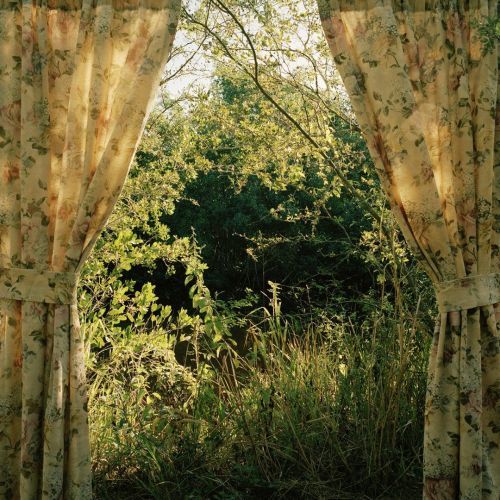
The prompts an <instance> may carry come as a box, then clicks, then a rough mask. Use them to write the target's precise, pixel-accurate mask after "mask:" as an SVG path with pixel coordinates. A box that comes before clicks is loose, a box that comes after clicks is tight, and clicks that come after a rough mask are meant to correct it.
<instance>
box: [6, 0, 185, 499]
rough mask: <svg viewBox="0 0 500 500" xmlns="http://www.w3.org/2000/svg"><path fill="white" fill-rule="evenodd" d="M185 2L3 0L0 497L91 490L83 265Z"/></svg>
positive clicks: (82, 494) (79, 495)
mask: <svg viewBox="0 0 500 500" xmlns="http://www.w3.org/2000/svg"><path fill="white" fill-rule="evenodd" d="M179 10H180V0H30V1H26V0H22V1H21V0H0V498H5V499H16V498H21V499H26V500H28V499H29V500H32V499H35V498H47V499H56V498H58V499H59V498H67V499H78V500H82V499H86V498H91V496H92V490H91V486H92V485H91V474H90V454H89V442H88V425H87V410H86V386H85V370H84V360H83V339H82V337H81V335H80V329H79V323H78V312H77V306H76V285H77V281H78V273H79V271H80V269H81V267H82V265H83V263H84V261H85V258H86V257H87V256H88V254H89V252H90V250H91V249H92V246H93V245H94V243H95V241H96V239H97V237H98V235H99V233H100V231H101V229H102V228H103V226H104V224H105V222H106V219H107V218H108V216H109V214H110V212H111V210H112V208H113V206H114V204H115V202H116V199H117V197H118V195H119V193H120V190H121V188H122V185H123V183H124V181H125V178H126V175H127V172H128V169H129V166H130V163H131V161H132V158H133V155H134V152H135V149H136V146H137V143H138V140H139V138H140V135H141V133H142V130H143V127H144V125H145V120H146V117H147V114H148V109H149V108H150V106H151V104H152V101H153V99H154V92H155V90H156V88H157V85H158V82H159V78H160V76H161V72H162V69H163V67H164V64H165V63H166V59H167V56H168V54H169V51H170V49H171V46H172V41H173V38H174V34H175V30H176V26H177V21H178V14H179Z"/></svg>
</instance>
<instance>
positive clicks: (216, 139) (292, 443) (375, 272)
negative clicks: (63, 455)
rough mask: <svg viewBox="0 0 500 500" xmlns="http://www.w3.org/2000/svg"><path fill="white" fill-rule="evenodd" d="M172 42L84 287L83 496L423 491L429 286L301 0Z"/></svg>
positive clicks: (189, 9)
mask: <svg viewBox="0 0 500 500" xmlns="http://www.w3.org/2000/svg"><path fill="white" fill-rule="evenodd" d="M178 39H180V41H181V43H179V44H178V45H177V47H176V48H175V49H174V55H173V59H172V61H171V64H170V65H169V68H173V69H171V73H170V74H167V75H166V76H165V81H164V84H165V86H164V88H163V91H162V94H161V95H160V99H159V101H158V106H157V107H156V109H155V111H154V113H153V114H152V116H151V118H150V120H149V123H148V125H147V128H146V132H145V135H144V138H143V140H142V143H141V145H140V147H139V150H138V152H137V155H136V160H135V163H134V165H133V167H132V169H131V172H130V176H129V179H128V181H127V183H126V186H125V188H124V191H123V194H122V197H121V198H120V201H119V202H118V204H117V206H116V209H115V211H114V213H113V216H112V218H111V219H110V221H109V224H108V226H107V228H106V230H105V232H104V233H103V235H102V237H101V239H100V240H99V241H98V243H97V246H96V249H95V251H94V253H93V254H92V256H91V258H90V259H89V260H88V262H87V265H86V267H85V269H84V272H83V276H82V280H81V283H80V285H81V287H80V309H81V319H82V328H83V331H84V332H85V334H86V337H87V340H88V342H87V346H88V350H87V366H88V371H89V382H90V385H91V390H90V401H89V406H90V417H91V430H92V442H93V464H94V472H95V492H96V496H97V497H98V498H120V499H126V498H134V499H135V498H161V499H164V498H175V499H177V498H219V499H222V498H266V497H288V498H377V497H382V496H384V497H385V498H387V497H389V496H391V495H393V496H395V497H401V496H402V495H405V496H408V497H409V498H413V497H414V498H417V497H420V475H421V474H420V468H421V449H420V443H421V441H422V427H423V422H422V421H423V414H422V408H423V399H424V393H425V364H426V356H427V349H428V343H429V342H428V341H429V339H430V335H429V333H430V332H431V331H432V316H433V314H434V309H435V306H434V299H433V293H432V287H431V286H430V284H429V281H428V279H427V278H426V276H425V275H424V273H423V272H422V271H421V270H419V269H418V268H417V267H416V265H415V262H414V259H413V258H412V256H411V255H410V254H409V253H408V251H407V249H406V247H405V245H404V244H403V242H402V238H401V235H400V233H399V231H398V230H397V228H396V225H395V223H394V220H393V219H392V216H391V215H390V212H389V211H388V208H387V206H386V202H385V198H384V197H383V196H382V195H381V191H380V188H379V184H378V180H377V179H376V178H375V176H374V173H373V168H372V165H371V162H370V159H369V156H368V154H367V151H366V146H365V144H364V142H363V140H362V138H361V136H360V134H359V130H358V128H357V125H356V123H355V121H354V119H353V117H352V114H351V112H350V108H349V104H348V102H347V101H346V98H345V94H344V92H343V90H342V87H341V86H340V85H339V83H338V78H337V77H336V73H335V70H334V68H333V66H332V64H331V62H330V56H329V54H328V51H327V48H326V45H325V43H324V39H323V35H322V33H321V32H320V27H319V19H318V16H317V13H316V4H315V2H314V1H312V0H304V1H302V2H297V3H294V4H293V5H290V4H289V2H285V1H284V0H278V1H273V2H269V1H267V0H255V1H254V0H252V1H245V2H241V1H239V0H228V1H227V2H223V1H219V0H211V1H209V0H201V1H197V2H187V3H186V11H185V15H184V25H183V30H182V32H181V34H180V35H179V37H178ZM179 61H180V62H179ZM183 78H184V79H187V83H186V81H185V80H182V79H183ZM179 79H180V80H181V81H183V82H184V83H182V82H181V83H182V85H180V86H179V87H176V82H177V83H178V81H179ZM367 207H368V208H367Z"/></svg>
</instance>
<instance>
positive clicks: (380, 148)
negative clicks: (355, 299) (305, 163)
mask: <svg viewBox="0 0 500 500" xmlns="http://www.w3.org/2000/svg"><path fill="white" fill-rule="evenodd" d="M318 3H319V8H320V15H321V19H322V23H323V27H324V30H325V34H326V37H327V39H328V43H329V45H330V48H331V51H332V53H333V56H334V58H335V62H336V66H337V69H338V71H339V73H340V75H341V77H342V79H343V81H344V84H345V86H346V88H347V92H348V94H349V96H350V98H351V101H352V105H353V108H354V112H355V114H356V116H357V119H358V121H359V124H360V126H361V129H362V131H363V134H364V136H365V138H366V141H367V143H368V147H369V149H370V153H371V155H372V157H373V160H374V162H375V165H376V169H377V171H378V173H379V175H380V179H381V181H382V184H383V187H384V189H385V191H386V193H387V196H388V198H389V200H390V202H391V205H392V208H393V211H394V214H395V216H396V217H397V220H398V221H399V224H400V226H401V228H402V231H403V233H404V236H405V237H406V239H407V241H408V243H409V245H410V246H411V248H412V249H413V251H414V252H415V254H416V255H417V256H418V257H419V259H420V261H421V262H422V264H423V265H424V266H425V268H426V270H427V272H428V273H429V275H430V277H431V278H432V281H433V282H434V285H435V288H436V293H437V300H438V305H439V311H440V318H439V324H438V326H437V328H436V332H435V335H434V341H433V347H432V352H431V356H430V363H429V381H428V394H427V402H426V409H425V445H424V448H425V451H424V497H425V498H429V499H436V500H447V499H455V498H463V499H480V498H487V499H491V500H498V499H499V498H500V346H499V342H500V337H499V335H500V332H499V325H498V322H497V321H498V316H499V313H500V307H499V304H498V302H499V301H500V286H499V285H500V274H499V272H500V269H499V259H500V252H499V250H500V248H499V242H500V226H499V224H500V210H499V208H500V207H499V197H500V179H499V176H500V171H499V160H500V150H499V140H500V138H499V128H498V127H499V123H500V120H499V108H498V54H497V50H498V47H497V45H498V44H497V41H494V42H493V46H488V44H484V43H483V41H484V39H482V38H481V36H480V33H479V32H478V29H477V26H478V24H479V23H483V22H484V21H485V20H486V18H487V17H496V16H497V7H498V5H497V4H498V2H497V0H469V1H465V0H319V1H318ZM495 117H496V129H495ZM495 309H496V312H497V319H495Z"/></svg>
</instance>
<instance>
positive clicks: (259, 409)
mask: <svg viewBox="0 0 500 500" xmlns="http://www.w3.org/2000/svg"><path fill="white" fill-rule="evenodd" d="M273 301H274V305H273V307H271V308H270V310H269V311H267V310H261V311H260V321H256V315H255V314H254V315H253V316H252V318H248V321H247V324H248V328H247V329H248V342H249V345H248V349H247V351H246V352H239V353H237V352H235V351H233V350H229V351H228V352H226V353H225V354H224V356H222V357H221V356H219V357H218V358H217V357H214V358H213V359H214V362H213V363H211V362H207V361H205V362H203V361H202V362H198V363H194V364H192V365H190V366H182V365H180V364H179V363H178V362H177V360H176V359H175V356H174V348H175V346H174V342H175V341H174V338H175V335H173V333H175V332H168V331H164V330H159V329H156V330H155V329H152V330H149V331H145V330H142V331H137V332H135V333H134V334H132V335H130V334H129V335H124V336H122V337H118V338H116V336H115V338H114V339H113V340H112V341H110V343H109V344H108V345H106V347H105V348H104V349H103V351H102V352H100V353H99V354H98V356H97V357H96V358H95V359H94V361H93V362H92V363H90V370H91V384H92V385H91V391H90V418H91V433H92V447H93V463H94V475H95V492H96V496H97V498H120V499H124V500H125V499H128V498H130V499H132V498H134V499H140V498H154V499H181V498H186V499H198V498H199V499H202V498H217V499H230V498H231V499H240V498H241V499H243V498H325V499H328V498H331V499H333V498H335V499H343V498H357V499H361V498H402V497H405V498H419V497H420V474H421V443H422V427H423V405H424V396H425V382H426V375H425V371H426V368H425V367H426V359H427V344H428V342H427V338H428V334H427V332H426V331H425V328H424V327H422V325H420V324H419V322H418V321H417V319H416V318H417V317H418V316H417V315H410V314H409V313H407V312H406V311H405V310H404V309H403V308H401V307H393V306H390V307H389V306H387V304H386V302H385V299H384V301H383V303H382V302H381V303H380V304H378V306H377V307H372V308H371V312H369V313H367V314H365V315H364V317H363V318H356V317H351V318H350V319H348V318H346V317H343V316H341V315H340V316H336V315H335V314H334V313H332V312H331V311H330V313H326V312H323V313H317V314H315V315H313V316H312V317H311V319H308V320H307V321H305V320H303V319H301V320H300V321H299V320H297V319H296V318H287V317H284V316H283V315H282V314H281V313H280V311H279V301H277V300H276V298H274V299H273ZM385 307H389V309H390V310H384V311H383V312H384V313H383V314H382V313H381V310H383V309H384V308H385ZM391 308H392V309H391ZM417 309H418V308H417Z"/></svg>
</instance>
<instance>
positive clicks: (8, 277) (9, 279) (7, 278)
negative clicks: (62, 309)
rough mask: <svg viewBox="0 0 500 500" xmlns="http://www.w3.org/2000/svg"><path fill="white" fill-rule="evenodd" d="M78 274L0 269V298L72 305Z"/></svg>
mask: <svg viewBox="0 0 500 500" xmlns="http://www.w3.org/2000/svg"><path fill="white" fill-rule="evenodd" d="M77 282H78V274H76V273H71V272H55V271H39V270H36V269H21V268H16V267H12V268H3V269H0V298H1V299H10V300H25V301H28V302H44V303H46V304H74V303H75V302H76V285H77Z"/></svg>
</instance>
